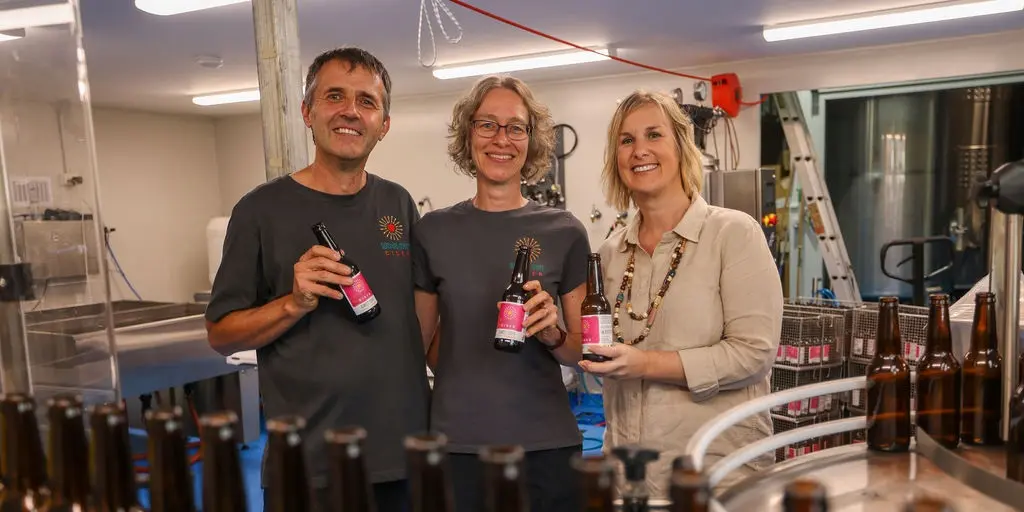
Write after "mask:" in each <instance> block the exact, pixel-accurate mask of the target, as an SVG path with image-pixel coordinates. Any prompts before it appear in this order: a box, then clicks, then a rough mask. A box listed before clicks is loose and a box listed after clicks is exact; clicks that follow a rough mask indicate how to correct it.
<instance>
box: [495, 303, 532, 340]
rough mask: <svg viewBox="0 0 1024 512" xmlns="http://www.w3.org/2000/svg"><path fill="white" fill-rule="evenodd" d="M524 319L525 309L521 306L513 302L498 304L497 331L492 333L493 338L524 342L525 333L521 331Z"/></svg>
mask: <svg viewBox="0 0 1024 512" xmlns="http://www.w3.org/2000/svg"><path fill="white" fill-rule="evenodd" d="M525 318H526V309H524V308H523V305H522V304H517V303H515V302H500V303H499V309H498V329H497V331H496V332H495V333H494V337H495V338H502V339H506V340H515V341H524V340H526V332H524V331H523V320H524V319H525Z"/></svg>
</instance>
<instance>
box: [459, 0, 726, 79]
mask: <svg viewBox="0 0 1024 512" xmlns="http://www.w3.org/2000/svg"><path fill="white" fill-rule="evenodd" d="M449 1H451V3H453V4H456V5H461V6H462V7H465V8H466V9H469V10H471V11H475V12H477V13H479V14H483V15H484V16H487V17H488V18H491V19H493V20H497V21H500V22H502V23H505V24H506V25H511V26H513V27H516V28H518V29H520V30H525V31H527V32H529V33H531V34H534V35H538V36H541V37H544V38H547V39H550V40H552V41H555V42H558V43H562V44H564V45H568V46H572V47H573V48H576V49H577V50H583V51H585V52H591V53H596V54H598V55H604V54H603V53H600V52H597V51H595V50H591V49H590V48H586V47H583V46H580V45H578V44H576V43H573V42H570V41H566V40H565V39H560V38H557V37H555V36H552V35H550V34H545V33H544V32H541V31H539V30H537V29H532V28H530V27H527V26H525V25H522V24H520V23H516V22H514V21H512V20H509V19H506V18H502V17H501V16H498V15H497V14H494V13H492V12H489V11H486V10H484V9H481V8H479V7H476V6H475V5H471V4H468V3H466V2H464V1H463V0H449ZM607 57H609V58H611V59H612V60H615V61H618V62H622V63H623V64H630V65H632V66H637V67H641V68H644V69H649V70H651V71H658V72H661V73H667V74H669V75H675V76H680V77H683V78H690V79H693V80H701V81H704V82H710V81H711V79H710V78H705V77H702V76H696V75H688V74H686V73H678V72H675V71H669V70H667V69H664V68H659V67H655V66H650V65H647V64H643V63H641V62H636V61H632V60H629V59H623V58H621V57H616V56H614V55H607Z"/></svg>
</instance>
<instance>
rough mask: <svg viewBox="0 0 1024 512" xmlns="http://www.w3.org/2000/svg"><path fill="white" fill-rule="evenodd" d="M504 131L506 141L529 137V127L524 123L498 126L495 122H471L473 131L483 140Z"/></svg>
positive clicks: (484, 120)
mask: <svg viewBox="0 0 1024 512" xmlns="http://www.w3.org/2000/svg"><path fill="white" fill-rule="evenodd" d="M502 128H504V129H505V136H506V137H508V140H525V139H526V138H527V137H529V136H530V125H528V124H526V123H509V124H498V122H497V121H488V120H486V119H477V120H474V121H473V131H475V132H476V134H477V135H479V136H481V137H484V138H487V139H489V138H491V137H494V136H495V135H498V131H499V130H501V129H502Z"/></svg>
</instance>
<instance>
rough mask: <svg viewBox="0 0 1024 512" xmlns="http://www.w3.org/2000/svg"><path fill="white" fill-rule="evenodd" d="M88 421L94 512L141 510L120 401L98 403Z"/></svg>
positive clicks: (126, 424) (126, 428)
mask: <svg viewBox="0 0 1024 512" xmlns="http://www.w3.org/2000/svg"><path fill="white" fill-rule="evenodd" d="M89 424H90V425H91V426H92V445H93V450H92V451H93V474H94V475H95V479H96V489H95V492H94V493H93V497H94V503H95V505H96V512H144V510H143V508H142V506H141V505H139V501H138V490H137V486H136V485H135V468H134V467H133V466H132V451H131V444H130V441H129V438H128V417H127V416H126V415H125V411H124V408H123V407H122V405H121V404H120V403H108V404H101V405H97V406H96V407H94V408H93V410H92V413H91V414H90V416H89Z"/></svg>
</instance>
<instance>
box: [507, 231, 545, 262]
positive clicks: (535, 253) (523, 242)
mask: <svg viewBox="0 0 1024 512" xmlns="http://www.w3.org/2000/svg"><path fill="white" fill-rule="evenodd" d="M524 246H525V247H528V248H529V249H530V261H531V262H534V261H537V258H540V253H541V249H540V242H538V241H537V240H536V239H534V238H532V237H528V236H524V237H522V238H520V239H519V240H516V245H515V247H514V248H513V252H519V248H520V247H524Z"/></svg>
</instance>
